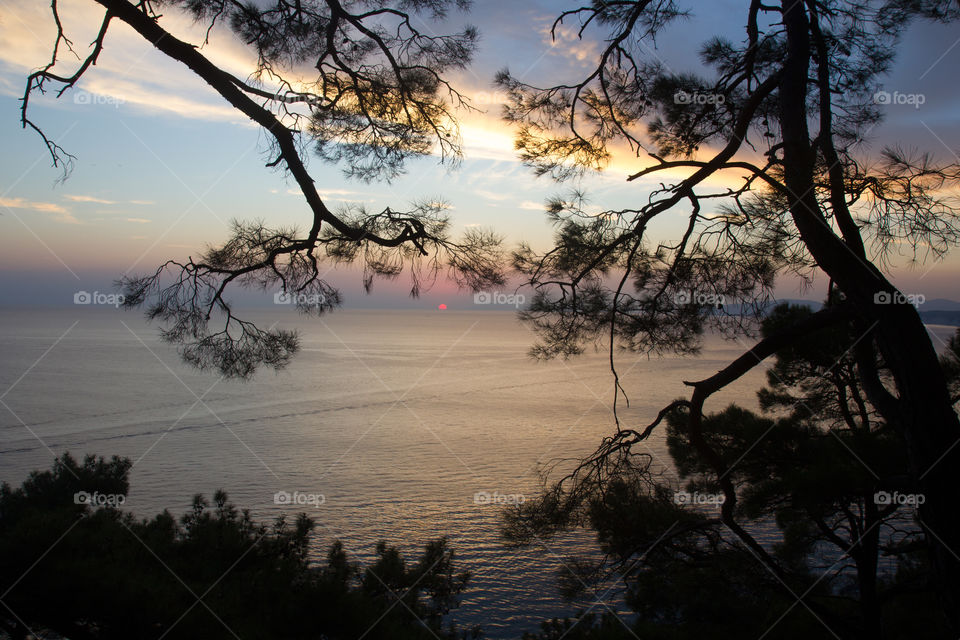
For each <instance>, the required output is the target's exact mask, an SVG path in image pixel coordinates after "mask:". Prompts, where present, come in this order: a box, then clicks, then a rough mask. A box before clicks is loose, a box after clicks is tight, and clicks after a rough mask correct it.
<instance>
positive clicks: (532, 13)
mask: <svg viewBox="0 0 960 640" xmlns="http://www.w3.org/2000/svg"><path fill="white" fill-rule="evenodd" d="M566 4H567V3H563V2H548V1H546V0H537V1H524V2H516V1H515V0H514V1H510V2H508V1H504V0H481V1H478V2H476V3H475V6H474V9H473V11H472V13H470V14H469V15H466V16H465V15H463V14H451V15H450V16H449V17H448V19H447V22H446V23H445V24H440V25H432V28H436V29H437V31H438V32H444V31H445V30H449V29H455V28H458V27H459V26H461V25H462V24H463V23H465V22H470V23H473V24H475V25H476V26H477V27H478V28H479V29H480V32H481V43H480V47H479V51H478V53H477V56H476V60H475V64H473V65H472V67H471V69H470V70H469V71H468V72H464V73H462V74H460V75H459V76H458V77H457V78H455V80H456V82H455V84H456V85H457V86H459V87H460V88H461V89H462V90H463V92H464V93H465V94H467V95H469V96H472V97H473V99H474V101H475V103H476V105H477V106H478V107H479V108H480V109H482V110H483V113H480V114H464V115H463V118H464V120H463V136H464V142H465V148H464V150H465V156H466V159H465V161H464V162H463V164H462V165H461V166H460V167H459V168H458V169H456V170H448V169H447V168H445V167H441V166H438V164H437V161H436V159H435V158H434V159H424V160H420V161H417V162H413V163H411V164H410V166H409V172H408V174H407V175H406V176H405V177H403V178H401V179H398V180H396V181H395V182H394V183H393V184H373V185H366V184H363V183H358V182H351V181H348V180H346V179H345V178H344V177H343V176H342V175H341V173H340V170H339V169H338V168H336V167H331V166H329V165H325V164H323V163H321V162H320V161H319V160H316V159H315V160H313V161H311V163H310V167H309V168H310V171H311V173H312V175H313V176H314V178H315V180H316V182H317V184H318V187H319V189H320V193H321V195H322V196H324V197H325V199H326V200H327V202H328V204H329V205H330V206H331V207H332V208H333V207H336V206H338V205H340V204H348V203H350V204H356V203H363V204H365V205H367V206H369V207H370V208H373V209H377V208H382V207H384V206H391V207H392V208H394V209H403V208H404V207H405V206H407V205H408V204H409V203H410V202H411V201H414V200H420V199H435V198H441V199H443V200H445V201H447V202H449V203H450V205H451V206H452V215H453V220H454V223H455V227H456V230H457V232H459V231H462V229H464V228H466V227H468V226H478V225H479V226H484V227H490V228H493V229H496V230H498V231H500V232H502V233H503V234H505V235H506V236H507V238H508V240H507V244H508V246H511V245H514V244H516V243H517V242H518V241H521V240H526V241H529V242H531V243H533V244H534V245H535V246H537V247H540V248H543V247H545V246H547V245H548V244H549V241H550V233H551V230H550V227H549V226H548V225H547V223H546V221H545V217H544V215H543V202H544V200H545V199H546V198H547V197H549V196H550V195H553V194H557V193H563V192H564V191H565V190H567V189H569V187H570V186H572V185H557V184H556V183H553V182H551V181H549V180H548V179H545V178H540V179H537V178H535V177H534V176H533V175H532V173H531V172H530V171H529V170H528V169H526V168H524V167H523V166H522V165H521V164H520V163H519V162H518V161H517V160H516V158H515V156H514V153H513V149H512V132H511V130H510V127H509V126H508V125H506V124H504V123H503V122H502V121H501V120H500V119H499V114H500V106H499V103H500V102H501V101H502V100H501V96H499V95H498V94H497V93H496V92H495V89H494V87H493V85H492V80H493V76H494V74H495V72H496V71H497V70H498V69H501V68H503V67H509V68H510V70H511V71H512V72H513V73H514V74H516V75H517V76H519V77H520V78H521V79H523V80H525V81H528V82H531V83H533V84H539V85H546V84H550V83H551V82H552V81H557V80H560V79H561V78H565V79H571V78H572V77H578V76H579V75H581V73H582V72H583V71H584V70H585V69H587V68H588V67H589V66H590V64H591V63H592V59H593V57H594V56H593V54H594V53H595V51H596V48H597V44H596V40H590V41H589V42H587V41H578V40H577V39H576V37H575V33H574V32H573V30H572V29H562V30H561V32H560V36H561V37H560V38H558V40H557V41H556V42H552V41H551V39H550V35H549V25H550V23H551V21H552V20H553V18H554V17H555V15H556V13H557V12H558V11H559V10H560V9H562V8H564V7H565V6H566ZM687 4H692V5H693V6H694V16H693V18H692V19H691V20H690V21H688V22H686V23H680V24H678V25H675V26H673V27H672V28H671V29H670V31H668V33H666V34H664V37H663V38H662V39H661V40H660V41H659V42H658V48H657V49H656V50H651V51H650V54H651V55H656V56H658V57H660V58H661V59H662V60H663V61H665V62H666V63H668V68H670V69H672V70H674V71H678V72H679V71H683V70H687V69H689V70H693V69H695V68H697V63H696V51H697V48H698V45H699V44H700V43H701V42H703V41H704V40H705V39H706V38H707V37H708V36H709V35H711V34H712V33H714V32H716V31H723V32H725V33H727V34H729V35H730V36H731V37H733V38H737V39H739V38H741V37H742V36H741V32H742V26H741V25H742V15H743V13H744V10H743V5H744V3H743V2H742V1H738V2H734V1H727V0H713V1H711V2H699V3H687ZM61 13H62V15H63V16H64V18H65V27H66V28H67V31H68V33H70V35H71V37H72V38H73V41H74V43H75V46H76V47H77V50H78V52H80V53H81V55H83V53H84V50H85V46H86V44H87V43H88V42H89V41H90V40H92V38H93V34H94V31H95V29H96V27H97V26H98V21H99V16H100V12H99V11H98V9H97V6H96V5H95V4H94V3H93V2H91V1H90V0H64V1H62V2H61ZM165 13H167V14H169V15H166V16H165V17H164V19H163V24H164V26H165V27H166V28H167V29H168V30H170V31H172V32H173V33H174V34H176V35H178V36H179V37H181V38H183V39H186V40H188V41H191V42H194V43H200V42H201V41H202V30H201V29H199V28H198V27H196V26H193V25H191V24H190V21H189V19H187V18H185V17H183V16H180V15H177V14H176V12H175V11H174V10H172V9H170V10H168V11H166V12H165ZM53 34H54V30H53V22H52V19H51V16H50V11H49V3H47V2H42V1H40V0H37V1H31V2H14V1H13V0H0V140H2V141H3V146H2V148H3V153H2V155H0V302H2V304H3V305H4V306H20V305H24V306H29V305H49V304H57V305H59V304H69V303H70V302H71V296H72V292H74V291H77V290H91V291H92V290H96V289H99V290H105V289H106V288H108V287H109V283H110V282H111V281H112V280H113V279H114V278H116V277H117V276H119V275H121V274H123V273H126V272H129V271H133V272H143V271H147V270H151V269H153V268H154V267H156V266H157V265H158V264H160V263H161V262H163V261H164V260H165V259H169V258H179V259H183V258H186V257H187V256H188V255H196V254H197V252H198V249H200V248H201V247H202V246H203V245H204V244H205V243H219V242H221V241H222V240H223V239H224V238H225V237H226V233H227V227H228V223H229V221H230V220H231V219H240V220H250V219H255V218H263V219H265V220H266V221H267V222H268V223H269V224H270V225H271V226H281V225H296V226H298V227H300V228H304V227H306V226H308V224H309V221H310V218H309V210H308V207H307V206H306V204H305V203H304V202H303V200H302V198H301V197H300V196H299V191H297V189H296V185H295V184H294V183H293V182H292V181H287V180H285V179H284V177H283V175H282V174H281V173H279V172H276V171H274V170H271V169H268V168H265V167H264V159H265V158H264V155H263V148H264V145H263V136H262V134H261V133H260V132H259V130H258V129H257V128H256V127H255V126H253V125H252V124H251V123H249V121H245V119H244V117H243V116H242V115H241V114H239V113H237V112H236V111H234V110H233V109H232V108H231V107H230V106H229V105H228V104H227V103H226V102H224V101H223V100H222V99H220V97H219V96H218V95H216V94H215V93H214V91H213V90H212V89H210V88H209V87H207V86H206V85H205V84H204V83H203V82H201V81H200V80H198V79H197V78H196V77H194V76H193V75H192V74H191V73H190V72H189V71H188V70H186V69H185V68H182V67H180V66H179V64H178V63H175V62H172V61H170V60H168V59H165V57H164V56H163V55H162V54H160V53H159V52H158V51H156V50H154V49H153V48H152V47H150V46H149V45H148V44H147V43H146V42H144V41H143V40H142V39H141V38H140V37H139V36H138V35H136V34H135V33H133V32H132V31H131V30H129V29H127V28H126V27H125V26H124V25H123V24H121V23H119V21H114V23H113V24H112V25H111V28H110V32H109V35H108V37H107V42H106V47H105V49H104V51H103V53H102V55H101V57H100V62H99V64H98V66H96V67H94V68H91V69H90V70H89V71H88V72H87V74H86V75H85V77H84V79H83V80H82V81H81V83H80V84H79V86H78V87H77V89H75V90H74V91H72V92H68V93H66V94H65V95H64V96H63V97H62V98H61V99H59V100H56V99H54V97H53V96H52V95H50V94H48V95H47V96H44V97H40V96H35V97H34V98H33V101H32V102H31V110H32V119H33V120H34V121H36V122H37V123H38V124H40V125H41V126H43V127H44V129H45V130H46V131H47V133H48V134H49V135H50V136H51V137H52V138H54V139H55V140H56V141H57V142H58V143H59V144H61V145H62V146H63V147H64V148H66V149H67V150H68V151H70V152H71V153H73V154H75V155H76V156H77V162H76V167H75V169H74V171H73V173H72V175H71V176H70V178H69V179H68V180H67V181H66V182H65V183H63V184H55V183H56V180H57V178H58V177H59V170H58V169H54V168H51V166H50V160H49V156H48V155H47V153H46V150H45V148H44V147H43V144H42V141H41V140H40V138H39V137H38V136H37V135H35V134H34V133H33V132H30V131H26V130H23V129H21V128H20V125H19V106H20V103H19V98H20V97H21V95H22V91H23V85H24V82H25V78H26V75H27V74H28V73H29V72H30V71H31V70H32V69H34V68H36V67H38V66H40V65H42V64H44V63H45V62H46V61H47V60H48V59H49V56H50V46H51V43H52V41H53ZM204 51H205V53H206V54H207V55H209V56H210V57H211V58H213V59H214V60H215V61H217V62H219V63H220V64H223V65H224V66H226V67H227V68H228V69H229V70H230V71H232V72H234V73H235V74H237V75H239V76H241V77H245V76H246V75H247V74H248V72H249V71H250V70H251V69H252V61H253V57H252V55H251V54H250V53H249V52H248V51H246V50H244V48H243V46H242V45H241V44H240V43H239V42H238V41H237V40H236V39H235V38H233V37H232V36H231V34H230V33H229V32H227V31H226V30H217V31H215V32H214V34H213V37H212V43H211V45H209V46H208V47H206V48H205V49H204ZM64 60H65V61H66V62H67V63H68V62H69V60H68V59H67V58H66V57H64ZM957 68H960V34H958V33H957V32H956V27H955V26H952V27H950V26H942V25H931V24H918V25H915V26H914V27H912V29H911V31H910V32H909V33H908V36H907V39H906V43H905V46H904V47H903V49H902V53H901V56H900V58H899V59H898V62H897V66H896V69H895V71H894V73H893V74H892V75H891V77H890V78H889V79H888V81H887V82H886V84H885V89H886V90H888V91H891V92H893V91H898V92H900V93H904V94H922V95H923V96H924V104H922V105H920V106H919V107H918V108H915V107H914V106H912V105H890V106H889V107H888V108H887V114H886V115H887V118H886V121H885V122H884V123H883V124H882V125H881V126H880V127H878V128H877V129H876V130H875V131H872V132H871V134H870V136H871V138H872V139H871V141H870V146H869V147H868V148H866V149H864V153H865V154H867V155H870V154H875V152H876V151H877V150H879V149H880V148H881V147H882V146H884V145H886V144H893V143H896V142H897V141H900V142H901V144H902V146H904V147H906V148H913V149H919V150H921V151H929V152H930V153H932V154H933V155H934V156H935V157H937V158H939V159H942V160H950V161H958V162H960V159H958V158H957V155H956V154H957V150H960V110H958V106H960V86H958V84H957V82H956V69H957ZM571 74H573V76H571ZM648 164H649V161H648V160H647V159H645V158H640V159H636V158H633V159H631V158H629V157H626V156H618V157H616V158H615V160H614V162H613V163H612V165H611V166H610V167H609V169H608V170H607V171H606V172H605V173H604V174H602V175H599V176H597V175H593V176H589V177H588V178H586V179H585V180H583V182H582V183H581V186H582V187H583V188H585V189H587V191H588V193H589V197H590V202H591V203H593V205H594V206H596V207H597V208H598V209H607V208H618V207H625V206H630V205H636V204H637V203H638V202H642V201H645V200H646V197H647V193H648V191H649V189H650V186H651V183H649V182H648V183H641V182H639V181H638V182H634V183H627V182H625V177H626V175H627V174H628V173H629V172H631V171H637V170H639V169H641V168H643V167H645V166H647V165H648ZM682 215H683V214H682V213H681V212H678V213H677V214H676V215H675V218H674V220H675V222H676V224H677V225H679V224H680V223H681V222H682ZM668 226H669V225H668ZM664 231H665V232H669V231H670V229H667V228H664ZM958 276H960V260H958V259H957V258H956V257H952V258H950V259H948V260H947V261H945V262H943V263H940V264H926V265H920V266H918V267H915V268H913V269H910V268H906V267H904V268H899V269H898V270H897V273H896V277H895V281H896V283H897V284H898V285H899V286H900V287H901V288H902V289H903V290H904V291H905V292H914V293H922V294H923V295H925V296H926V297H927V299H932V298H937V297H944V298H954V299H960V288H958V287H957V284H956V283H957V282H958ZM330 279H331V280H332V281H333V282H335V283H340V284H342V285H343V293H344V294H345V298H346V304H347V306H357V305H360V304H363V305H364V306H391V305H397V304H406V303H404V302H403V301H404V299H405V295H404V293H405V289H406V286H407V282H406V280H404V279H403V278H402V277H401V279H400V280H399V281H398V282H396V283H381V284H380V285H378V286H377V289H376V290H375V296H374V297H373V298H372V299H364V294H363V292H362V289H361V288H360V286H359V279H358V278H357V277H356V275H355V274H350V273H336V274H332V275H331V276H330ZM451 291H452V289H451V288H450V287H449V285H446V284H440V285H438V286H437V288H436V289H435V290H434V291H433V292H432V293H431V294H430V295H428V296H426V297H425V298H424V300H423V301H421V302H419V303H416V304H421V305H423V306H428V305H435V304H436V303H437V302H438V301H446V302H451V301H455V300H456V299H458V295H457V294H454V293H451ZM778 293H779V294H780V295H781V296H783V297H815V296H816V292H813V293H811V292H806V293H804V292H801V291H799V290H797V289H796V286H795V284H794V283H792V282H785V283H783V285H782V286H781V287H780V289H779V290H778ZM459 299H463V300H465V299H466V296H465V294H459ZM450 306H451V308H456V304H453V303H452V304H451V305H450Z"/></svg>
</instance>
